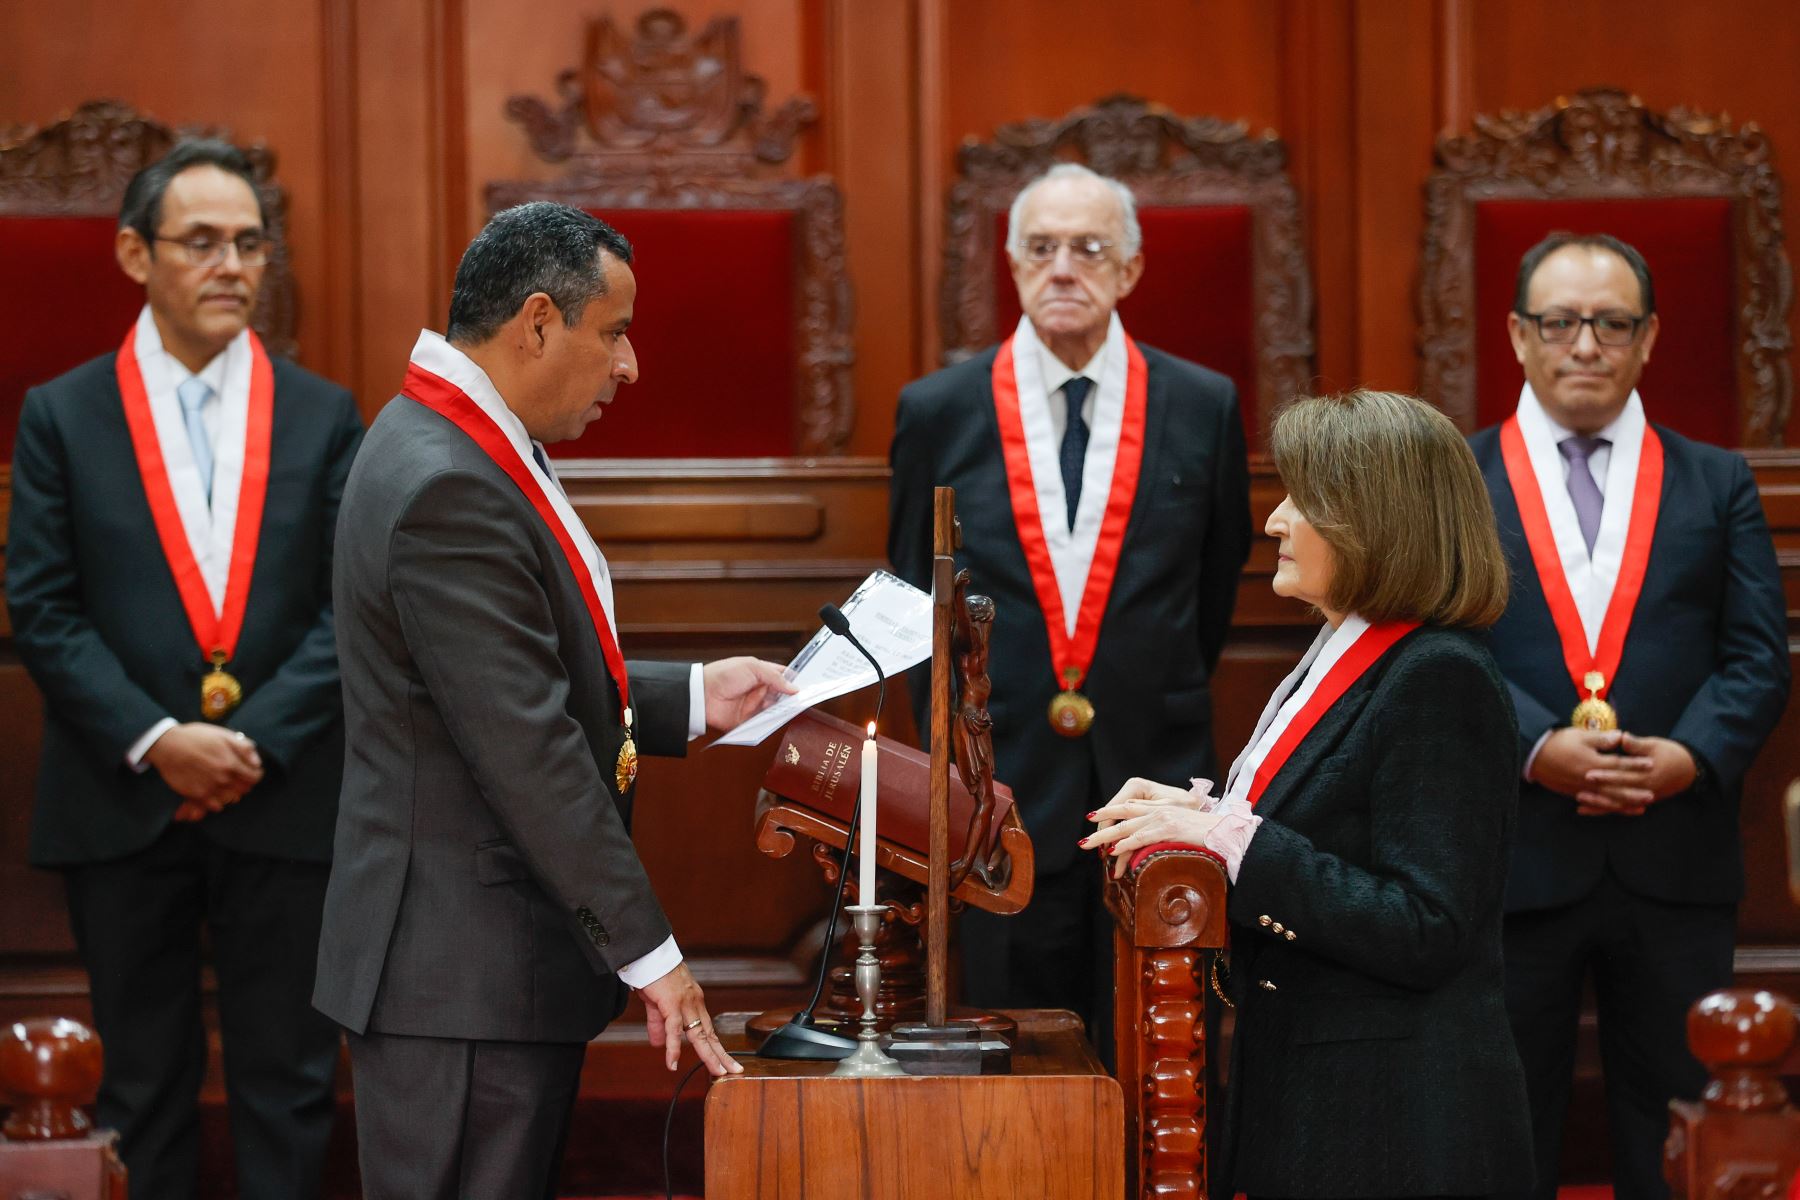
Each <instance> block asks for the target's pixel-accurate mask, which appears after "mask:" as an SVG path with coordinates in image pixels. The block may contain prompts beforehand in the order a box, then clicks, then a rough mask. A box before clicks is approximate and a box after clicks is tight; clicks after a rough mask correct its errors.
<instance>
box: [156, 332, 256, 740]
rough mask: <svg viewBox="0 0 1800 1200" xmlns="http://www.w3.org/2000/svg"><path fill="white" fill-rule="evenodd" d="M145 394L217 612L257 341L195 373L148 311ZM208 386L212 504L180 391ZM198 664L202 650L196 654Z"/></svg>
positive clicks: (159, 729)
mask: <svg viewBox="0 0 1800 1200" xmlns="http://www.w3.org/2000/svg"><path fill="white" fill-rule="evenodd" d="M133 351H134V353H135V354H136V356H137V361H138V371H139V374H141V375H142V376H143V380H144V394H145V396H146V397H147V398H148V400H149V402H150V418H151V424H152V425H154V426H155V428H156V440H157V446H158V449H159V450H160V451H161V452H162V459H163V468H164V470H165V471H167V472H168V476H169V490H170V491H171V492H172V493H174V496H175V511H176V512H177V513H178V514H179V515H180V517H181V527H182V531H183V532H184V533H185V534H186V535H187V540H188V547H189V549H191V550H192V551H193V553H194V561H195V562H196V563H197V564H198V565H199V567H200V577H201V578H202V579H203V580H204V581H205V583H206V591H207V594H208V595H209V596H211V598H212V603H213V611H214V612H215V613H216V612H218V611H220V610H221V609H222V608H223V606H224V603H225V583H226V579H227V577H228V576H229V574H230V572H231V542H232V538H233V536H234V535H235V534H236V532H237V508H238V491H239V487H240V485H241V483H242V482H243V478H244V444H245V435H246V433H247V430H248V426H249V417H250V360H251V354H250V335H249V333H248V332H245V333H240V334H238V336H237V337H235V338H233V339H232V341H231V343H230V345H228V346H226V347H225V349H224V350H222V351H220V352H219V353H218V354H217V355H215V356H214V357H213V359H212V361H211V362H209V363H207V364H206V365H205V366H203V367H201V368H200V370H199V371H198V372H194V371H190V370H188V369H187V367H186V366H185V365H183V363H182V362H181V360H180V359H178V358H176V357H175V356H174V355H173V354H170V353H169V352H168V351H167V350H165V349H164V348H163V342H162V335H161V334H160V333H159V332H158V331H157V328H156V320H155V318H154V317H152V316H151V314H150V306H149V305H145V306H144V308H143V310H142V311H141V312H139V313H138V320H137V338H136V341H135V343H134V345H133ZM194 378H198V379H200V380H201V381H203V382H204V383H205V384H206V385H207V387H208V388H210V389H211V394H210V395H209V396H208V397H207V398H206V403H205V404H203V405H201V407H200V423H201V424H202V425H203V426H204V427H205V429H206V436H207V439H208V440H209V441H210V443H211V445H212V451H213V487H212V497H211V500H210V502H209V500H208V497H207V494H206V488H205V487H204V485H203V484H202V483H201V480H200V468H199V465H198V464H197V463H196V462H195V460H194V448H193V443H192V442H191V441H189V439H188V432H187V420H186V418H185V417H184V416H183V414H182V411H181V400H180V399H179V397H178V396H177V394H176V393H177V390H178V389H179V388H180V387H181V385H182V384H184V383H186V382H187V381H188V380H189V379H194ZM194 653H195V655H196V660H197V661H198V660H199V658H198V656H199V655H200V650H199V646H198V645H196V646H195V648H194ZM175 725H176V721H175V718H173V717H164V718H163V719H162V720H160V721H158V722H156V723H155V724H154V725H152V726H150V728H149V729H146V730H145V731H144V733H143V734H142V736H140V737H139V738H138V739H137V741H135V742H133V743H132V744H131V747H130V748H129V749H128V750H126V752H125V762H126V765H128V766H129V767H130V768H131V769H132V770H134V771H138V772H142V771H144V770H146V769H147V766H146V764H145V762H144V755H146V754H148V753H149V752H150V747H151V746H154V745H155V744H156V740H157V739H158V738H160V737H162V735H163V734H165V733H167V732H168V731H169V730H171V729H173V728H175Z"/></svg>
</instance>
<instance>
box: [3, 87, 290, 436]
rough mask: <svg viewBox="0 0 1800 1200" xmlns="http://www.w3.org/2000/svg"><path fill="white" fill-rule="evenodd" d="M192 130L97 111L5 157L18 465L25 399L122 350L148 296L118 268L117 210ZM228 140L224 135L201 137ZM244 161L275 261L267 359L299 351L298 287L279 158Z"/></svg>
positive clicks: (253, 155) (6, 416)
mask: <svg viewBox="0 0 1800 1200" xmlns="http://www.w3.org/2000/svg"><path fill="white" fill-rule="evenodd" d="M183 132H187V131H177V130H172V129H170V128H169V127H168V126H166V125H161V124H159V123H157V122H155V121H152V120H150V119H148V118H146V117H142V116H140V115H138V114H137V113H135V112H133V111H132V110H131V109H129V108H127V107H125V106H124V105H121V104H117V103H113V102H111V101H98V102H95V103H92V104H86V105H83V106H82V107H81V108H79V109H77V110H76V111H75V112H74V113H72V114H70V115H69V116H67V117H65V118H63V119H62V120H60V121H57V122H55V123H53V124H50V125H46V126H44V127H43V128H41V129H29V130H26V131H25V132H24V133H23V134H22V135H20V136H18V137H16V138H14V139H13V140H11V141H10V142H8V143H7V144H5V145H3V146H0V329H5V330H7V336H6V337H5V338H3V339H0V454H3V455H4V458H5V460H6V461H11V459H12V448H13V437H14V435H15V433H16V432H17V430H18V426H19V406H20V404H21V403H22V402H23V400H24V398H25V391H26V389H27V388H30V387H32V386H34V385H36V384H39V383H43V382H44V381H46V380H49V379H54V378H55V377H56V376H58V375H60V374H62V373H63V372H64V371H67V370H68V369H69V368H71V367H74V366H78V365H80V364H81V363H83V362H86V361H87V360H88V359H90V358H94V357H96V356H97V355H101V354H105V353H106V352H108V351H110V350H114V349H117V348H118V345H119V343H120V341H121V340H123V339H124V337H125V331H126V330H127V329H128V328H130V326H131V322H132V320H133V319H134V318H135V317H136V316H137V313H138V310H139V309H140V308H141V307H142V306H143V303H144V293H143V289H142V288H141V287H139V286H138V285H137V284H135V283H133V282H132V281H131V280H130V279H129V278H127V277H126V275H125V274H124V273H123V272H122V271H120V270H119V266H118V263H117V262H116V261H115V260H114V258H113V235H114V231H115V230H116V229H117V228H118V217H119V203H120V201H121V200H122V199H123V197H124V194H125V185H126V184H127V183H128V182H130V179H131V177H132V175H134V174H136V173H137V171H138V170H140V169H141V168H143V167H145V166H147V165H149V164H150V163H152V162H154V161H156V159H158V158H160V157H162V155H163V154H164V153H166V152H167V151H168V149H169V146H170V145H171V144H172V143H173V142H174V141H175V139H176V138H177V137H178V136H180V134H181V133H183ZM194 132H196V133H202V134H205V135H208V136H215V137H223V136H226V135H225V134H223V133H222V132H220V131H218V130H196V131H194ZM246 153H247V154H248V156H249V158H250V161H251V166H252V169H253V170H254V171H255V173H256V176H257V179H258V184H257V190H258V191H259V192H260V193H261V195H262V200H263V209H264V212H265V213H266V214H267V216H268V221H269V230H270V233H271V234H272V235H273V236H274V238H275V256H274V258H273V259H272V260H271V262H270V264H269V269H268V270H267V271H266V272H265V273H264V276H263V290H262V296H261V298H260V300H259V301H258V304H257V309H256V315H255V317H254V319H253V322H252V323H253V324H254V325H255V327H256V329H257V331H258V332H259V333H260V334H261V335H262V337H263V340H264V342H265V343H266V344H267V345H268V347H269V349H270V350H271V351H272V352H274V353H278V354H291V353H292V352H293V345H294V342H293V312H294V302H293V277H292V276H291V275H290V274H289V272H288V265H287V255H286V252H285V250H284V249H283V246H282V238H281V235H282V230H283V227H284V224H285V222H284V205H285V200H284V198H283V195H282V192H281V189H280V188H279V187H278V186H277V185H276V184H275V183H274V181H273V174H274V165H275V160H274V156H273V155H272V154H270V153H269V152H268V151H267V150H266V149H264V148H262V147H251V148H249V149H248V150H247V151H246Z"/></svg>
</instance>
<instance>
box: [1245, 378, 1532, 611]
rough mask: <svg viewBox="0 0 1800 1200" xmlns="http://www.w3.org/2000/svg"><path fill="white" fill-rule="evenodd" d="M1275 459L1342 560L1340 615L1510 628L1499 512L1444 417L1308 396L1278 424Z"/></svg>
mask: <svg viewBox="0 0 1800 1200" xmlns="http://www.w3.org/2000/svg"><path fill="white" fill-rule="evenodd" d="M1269 450H1270V453H1271V454H1272V456H1273V457H1274V459H1275V469H1276V470H1277V471H1278V472H1280V474H1281V481H1282V483H1284V484H1286V485H1287V491H1288V495H1289V496H1290V497H1292V498H1293V501H1294V505H1295V507H1297V508H1298V509H1299V510H1300V512H1301V513H1302V514H1303V515H1304V516H1305V517H1306V520H1307V522H1308V524H1310V525H1311V526H1312V527H1313V529H1314V530H1315V531H1317V533H1318V534H1319V536H1320V537H1321V538H1323V539H1324V540H1325V543H1326V545H1328V546H1330V547H1331V549H1332V551H1333V557H1334V559H1335V563H1334V571H1333V574H1332V580H1331V592H1330V595H1329V596H1327V597H1326V600H1327V603H1329V605H1330V606H1331V608H1332V609H1333V610H1334V611H1336V612H1341V613H1356V614H1358V615H1360V616H1362V617H1363V618H1364V619H1366V620H1368V621H1371V622H1378V621H1420V622H1425V623H1429V624H1433V625H1447V626H1453V627H1460V628H1465V629H1485V628H1487V627H1488V626H1489V625H1492V624H1493V623H1494V622H1495V621H1498V620H1499V619H1500V614H1501V613H1502V612H1504V611H1505V610H1506V589H1507V567H1506V557H1505V555H1504V554H1503V553H1502V552H1501V550H1500V538H1499V535H1498V534H1497V533H1495V531H1494V506H1493V502H1492V501H1490V500H1489V499H1488V492H1487V487H1486V485H1485V484H1483V483H1482V479H1481V471H1480V469H1479V468H1477V467H1476V465H1475V456H1474V455H1473V454H1471V453H1470V452H1469V447H1468V444H1467V443H1466V442H1464V441H1463V437H1462V434H1460V433H1458V432H1457V430H1456V426H1454V425H1452V424H1451V423H1450V419H1449V418H1448V417H1446V416H1444V414H1443V413H1441V412H1439V411H1438V410H1437V409H1435V408H1433V407H1431V406H1430V405H1429V404H1426V403H1425V402H1424V401H1422V400H1416V399H1414V398H1413V397H1411V396H1402V395H1398V394H1396V393H1394V392H1372V391H1362V390H1358V391H1353V392H1346V393H1344V394H1343V395H1341V396H1304V397H1301V398H1300V399H1298V400H1295V401H1294V402H1293V403H1292V404H1289V405H1288V406H1287V407H1286V408H1284V409H1283V410H1282V411H1281V413H1280V414H1279V415H1278V416H1277V417H1276V418H1275V428H1274V431H1273V433H1272V434H1271V435H1270V439H1269Z"/></svg>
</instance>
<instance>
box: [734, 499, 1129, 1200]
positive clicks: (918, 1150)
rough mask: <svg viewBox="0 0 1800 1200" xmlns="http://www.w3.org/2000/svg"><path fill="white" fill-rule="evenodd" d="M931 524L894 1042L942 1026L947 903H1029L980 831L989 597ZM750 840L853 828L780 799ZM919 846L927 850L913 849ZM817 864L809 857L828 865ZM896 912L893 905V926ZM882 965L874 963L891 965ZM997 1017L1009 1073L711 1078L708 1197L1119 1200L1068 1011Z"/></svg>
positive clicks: (1012, 907) (1096, 1091)
mask: <svg viewBox="0 0 1800 1200" xmlns="http://www.w3.org/2000/svg"><path fill="white" fill-rule="evenodd" d="M935 518H936V519H935V522H934V547H933V549H934V563H933V575H932V610H933V620H934V625H933V636H932V665H931V677H932V696H931V699H932V703H931V712H932V720H931V764H930V777H929V796H928V803H929V821H928V838H927V841H928V844H927V845H926V846H924V847H919V848H914V851H915V852H912V853H908V852H905V850H904V848H900V847H895V846H892V845H888V846H884V847H883V848H882V852H881V855H880V860H881V866H882V867H884V868H886V869H888V870H891V871H894V872H895V873H897V874H899V875H901V876H902V877H903V878H906V877H909V876H910V877H913V878H915V879H916V876H917V875H918V873H919V869H920V868H921V867H922V868H923V870H924V875H925V879H924V884H925V895H924V899H923V909H924V912H923V918H924V947H923V952H924V968H925V969H924V972H923V975H924V1004H923V1016H924V1020H923V1021H922V1022H918V1023H917V1024H916V1025H913V1026H909V1027H908V1028H909V1030H910V1032H909V1033H908V1034H907V1036H908V1038H909V1039H919V1040H924V1039H926V1038H928V1037H929V1035H930V1034H931V1033H932V1032H933V1031H934V1030H949V1029H953V1028H954V1027H953V1026H952V1015H953V1014H952V1012H951V1009H950V1004H949V974H950V973H949V943H950V929H949V921H950V914H951V898H952V896H953V895H957V896H960V897H961V898H962V899H963V900H964V901H965V902H967V903H978V904H983V905H984V906H985V905H992V906H993V907H994V910H995V911H1014V912H1016V911H1018V909H1019V908H1020V907H1022V906H1023V904H1024V901H1025V900H1026V899H1028V898H1029V895H1030V891H1029V888H1030V872H1031V870H1032V862H1031V856H1030V840H1029V838H1026V837H1025V836H1024V830H1023V828H1022V827H1019V826H1017V824H1016V823H1017V820H1018V818H1017V816H1016V814H1012V813H1008V814H1006V815H1007V817H1010V820H1011V822H1012V824H1008V823H1007V822H1006V821H1005V820H1002V822H1001V823H1000V824H999V826H998V833H997V834H996V833H995V832H993V831H992V830H991V828H990V823H989V821H988V817H989V815H990V813H991V811H992V810H991V805H992V803H993V767H992V764H993V752H992V745H991V739H989V738H988V737H987V735H986V720H987V714H986V700H987V695H988V690H987V689H988V679H987V670H986V638H985V628H983V622H984V621H991V619H992V602H991V601H985V600H984V598H981V597H969V596H967V595H966V594H965V590H964V588H966V579H965V580H964V581H963V583H964V588H959V587H958V579H957V576H956V572H955V566H954V553H955V549H956V545H957V537H958V532H957V525H956V518H955V494H954V492H952V491H951V489H949V488H938V489H937V491H936V495H935ZM978 601H979V602H980V603H977V602H978ZM954 668H960V669H961V670H962V671H963V673H964V684H963V688H962V695H961V697H960V700H961V709H960V711H959V712H958V713H957V714H956V716H957V720H958V722H959V724H958V725H957V727H956V728H955V729H954V730H953V728H952V710H951V694H950V693H951V686H950V678H951V676H950V673H951V671H952V669H954ZM953 745H954V746H955V748H956V756H957V773H958V776H959V778H960V780H961V782H962V784H963V786H964V787H965V788H966V789H967V790H968V792H969V793H970V795H971V797H972V800H973V808H972V813H971V817H970V820H969V823H968V832H967V834H966V835H965V837H964V838H963V840H962V842H961V853H959V854H958V856H957V858H956V861H954V862H952V861H951V851H950V846H951V829H950V807H951V805H950V795H951V788H950V758H951V747H952V746H953ZM884 803H885V800H884ZM758 830H759V833H758V836H759V841H760V840H761V839H762V838H763V837H764V836H765V835H767V836H770V837H771V838H774V839H775V840H776V841H777V843H779V841H780V838H782V837H785V838H786V839H787V848H789V849H791V845H792V839H793V837H794V835H796V834H801V835H804V836H807V837H810V838H813V839H815V840H816V841H818V842H819V843H820V845H822V846H833V847H842V846H844V845H845V844H846V842H847V834H848V830H847V828H846V825H845V823H844V822H841V821H839V820H837V819H835V818H833V817H831V816H829V815H828V814H824V813H820V812H817V811H814V810H810V809H808V806H806V805H804V804H802V803H799V802H797V801H795V800H794V799H793V798H791V797H785V798H784V797H776V798H766V799H765V802H764V804H763V805H762V806H761V808H760V809H759V820H758ZM1015 830H1016V832H1015ZM770 848H778V847H770ZM918 849H922V850H923V851H924V854H923V855H919V854H917V853H916V850H918ZM784 852H785V851H784ZM819 857H820V861H821V862H822V863H832V862H833V861H834V860H832V859H831V858H830V856H827V855H820V856H819ZM829 869H834V868H833V867H830V866H828V870H829ZM915 886H916V884H915ZM882 890H883V891H884V892H885V891H886V888H885V887H884V888H883V889H882ZM896 916H897V914H896V913H894V912H893V911H890V912H889V914H888V924H889V925H890V926H892V925H893V924H894V922H895V919H896ZM914 920H915V921H916V920H917V918H914ZM828 952H829V950H828ZM882 958H883V960H884V961H883V966H884V970H886V969H887V968H888V965H889V955H888V954H886V953H884V954H883V955H882ZM999 1016H1000V1018H1001V1021H1002V1023H1003V1024H1006V1025H1011V1026H1013V1027H1014V1033H1013V1039H1012V1054H1011V1069H1010V1073H1007V1074H998V1075H995V1074H989V1075H980V1074H923V1073H915V1074H909V1075H902V1076H897V1077H884V1078H869V1079H858V1078H845V1077H832V1076H831V1074H830V1072H831V1071H832V1070H833V1064H831V1063H816V1062H815V1063H808V1062H786V1061H780V1060H769V1059H747V1060H744V1066H745V1073H744V1074H743V1075H738V1076H727V1077H725V1078H722V1079H719V1080H716V1081H715V1082H714V1084H713V1088H712V1091H711V1092H709V1093H708V1095H707V1098H706V1195H707V1197H708V1200H739V1198H742V1200H749V1198H751V1197H758V1198H761V1197H776V1196H799V1195H805V1196H816V1197H825V1198H830V1197H839V1196H842V1197H867V1198H872V1200H885V1198H889V1197H892V1198H894V1200H902V1198H907V1197H918V1196H931V1197H933V1198H934V1200H976V1198H978V1197H979V1198H983V1200H985V1198H987V1197H994V1198H999V1197H1010V1196H1020V1195H1030V1196H1033V1197H1045V1198H1046V1200H1063V1198H1068V1200H1074V1198H1076V1197H1081V1198H1089V1197H1092V1198H1095V1200H1098V1198H1101V1197H1105V1198H1107V1200H1111V1198H1113V1197H1117V1196H1119V1195H1120V1194H1121V1191H1122V1189H1123V1187H1124V1170H1125V1150H1124V1125H1125V1111H1124V1097H1123V1095H1122V1093H1121V1092H1120V1090H1119V1085H1118V1083H1117V1082H1116V1081H1114V1080H1113V1079H1112V1078H1111V1077H1110V1076H1108V1075H1107V1074H1106V1072H1105V1070H1104V1068H1103V1067H1102V1066H1101V1065H1100V1062H1099V1060H1098V1059H1097V1058H1096V1057H1095V1056H1094V1053H1093V1049H1092V1047H1090V1046H1089V1045H1088V1044H1087V1041H1086V1039H1085V1037H1084V1036H1083V1033H1082V1028H1081V1023H1080V1021H1079V1019H1077V1018H1076V1017H1075V1016H1074V1014H1072V1013H1066V1012H1061V1011H1046V1010H1020V1011H1013V1012H1007V1013H1003V1014H999ZM716 1027H717V1028H718V1029H719V1032H720V1034H721V1036H722V1037H723V1038H724V1041H725V1044H726V1046H727V1048H729V1049H732V1050H737V1049H740V1048H744V1049H747V1048H748V1047H749V1046H750V1044H751V1038H750V1036H749V1034H748V1033H747V1031H746V1029H745V1020H744V1017H743V1015H741V1014H725V1015H723V1016H721V1017H720V1019H719V1021H718V1022H716ZM954 1036H955V1035H954V1033H950V1034H947V1035H946V1037H945V1044H946V1045H953V1041H954ZM946 1057H948V1055H947V1056H946ZM908 1070H909V1071H912V1070H914V1065H913V1064H909V1065H908Z"/></svg>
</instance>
